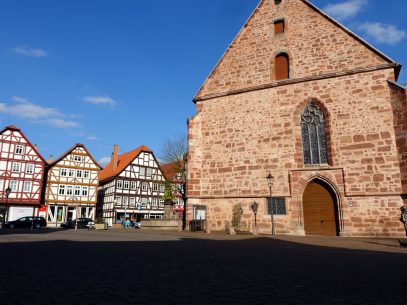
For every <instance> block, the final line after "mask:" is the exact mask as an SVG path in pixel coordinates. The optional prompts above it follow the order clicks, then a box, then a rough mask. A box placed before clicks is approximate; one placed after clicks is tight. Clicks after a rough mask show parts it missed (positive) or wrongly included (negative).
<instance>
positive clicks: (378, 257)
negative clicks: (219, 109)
mask: <svg viewBox="0 0 407 305" xmlns="http://www.w3.org/2000/svg"><path fill="white" fill-rule="evenodd" d="M396 252H398V253H396ZM406 254H407V250H405V249H401V248H399V247H398V245H397V240H391V239H388V240H377V239H371V240H370V239H364V240H362V239H344V238H312V237H308V238H307V237H305V238H304V237H302V238H301V237H281V238H277V239H273V238H270V237H269V236H257V237H254V236H241V235H240V236H239V235H238V236H229V235H223V234H213V235H203V234H199V233H198V234H194V233H188V232H185V233H175V232H174V233H168V232H160V233H158V232H141V231H137V230H136V231H135V230H128V231H126V230H111V231H87V230H78V231H74V230H68V231H52V230H39V231H33V232H25V231H7V230H3V231H0V260H1V262H2V263H1V275H2V276H1V278H2V280H1V284H0V304H21V305H26V304H53V305H54V304H86V305H90V304H245V305H252V304H358V305H359V304H403V303H404V296H405V293H404V291H405V283H406V280H407V275H406V272H405V264H406V258H407V256H406Z"/></svg>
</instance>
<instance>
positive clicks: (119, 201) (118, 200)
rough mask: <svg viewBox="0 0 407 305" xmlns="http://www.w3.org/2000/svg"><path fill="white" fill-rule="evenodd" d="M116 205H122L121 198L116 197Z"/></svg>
mask: <svg viewBox="0 0 407 305" xmlns="http://www.w3.org/2000/svg"><path fill="white" fill-rule="evenodd" d="M116 204H119V205H121V204H122V197H116Z"/></svg>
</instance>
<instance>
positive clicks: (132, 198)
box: [129, 197, 136, 207]
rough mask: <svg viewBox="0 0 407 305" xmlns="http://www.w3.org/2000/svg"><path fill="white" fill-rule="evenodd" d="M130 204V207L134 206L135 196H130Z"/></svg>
mask: <svg viewBox="0 0 407 305" xmlns="http://www.w3.org/2000/svg"><path fill="white" fill-rule="evenodd" d="M129 202H130V206H131V207H134V206H135V205H136V198H134V197H130V201H129Z"/></svg>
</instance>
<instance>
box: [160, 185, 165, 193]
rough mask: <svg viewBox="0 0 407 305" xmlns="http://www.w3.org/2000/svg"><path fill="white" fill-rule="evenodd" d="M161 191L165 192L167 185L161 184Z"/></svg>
mask: <svg viewBox="0 0 407 305" xmlns="http://www.w3.org/2000/svg"><path fill="white" fill-rule="evenodd" d="M160 192H162V193H164V192H165V185H164V184H160Z"/></svg>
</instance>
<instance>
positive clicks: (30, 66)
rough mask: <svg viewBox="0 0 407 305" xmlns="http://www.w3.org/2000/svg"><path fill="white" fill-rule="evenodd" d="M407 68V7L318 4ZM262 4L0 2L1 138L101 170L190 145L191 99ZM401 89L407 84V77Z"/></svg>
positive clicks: (228, 0)
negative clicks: (141, 152)
mask: <svg viewBox="0 0 407 305" xmlns="http://www.w3.org/2000/svg"><path fill="white" fill-rule="evenodd" d="M311 2H312V3H314V4H315V5H317V6H318V7H319V8H322V9H324V10H325V11H326V12H328V13H329V14H330V15H332V16H334V17H335V18H336V19H337V20H338V21H340V22H341V23H343V24H344V25H346V26H347V27H348V28H350V29H351V30H352V31H354V32H356V33H357V34H358V35H359V36H361V37H362V38H364V39H365V40H367V41H368V42H369V43H370V44H372V45H373V46H375V47H376V48H378V49H379V50H380V51H382V52H383V53H385V54H386V55H388V56H389V57H391V58H393V59H394V60H396V61H398V62H400V63H402V64H403V63H404V64H405V65H407V47H406V45H407V24H406V23H407V21H406V18H405V16H406V12H407V1H402V0H391V1H385V2H383V1H382V0H343V1H336V0H313V1H311ZM257 3H258V0H171V1H168V0H155V1H131V0H121V1H113V0H98V1H91V0H58V1H55V0H36V1H33V0H0V128H1V129H2V128H3V127H5V126H7V125H16V126H17V127H19V128H21V129H22V130H23V132H24V133H25V134H26V135H27V136H28V138H29V139H30V140H31V142H33V143H35V144H37V145H38V146H39V151H40V152H41V153H42V155H43V156H44V157H45V158H48V156H49V155H53V156H54V157H58V156H59V155H60V154H62V153H63V152H65V151H66V150H67V149H68V148H70V147H71V146H72V145H74V144H75V143H83V144H85V145H86V146H87V147H88V149H89V150H90V152H91V153H92V154H93V156H94V157H95V158H96V160H98V161H102V163H104V162H103V159H104V160H107V159H105V158H109V156H110V154H111V152H112V149H113V144H118V145H119V150H120V153H122V152H125V151H129V150H132V149H134V148H136V147H138V146H139V145H142V144H144V145H147V146H149V147H150V148H151V149H153V150H154V151H155V152H156V154H157V155H159V152H160V147H161V145H162V143H163V142H164V141H165V140H166V139H168V138H172V137H174V136H178V135H180V134H185V133H186V120H187V118H188V117H189V116H192V115H193V114H194V113H195V107H194V104H193V103H192V98H193V96H194V95H195V93H196V92H197V91H198V89H199V87H200V86H201V84H202V83H203V82H204V80H205V79H206V77H207V75H208V74H209V72H210V71H211V70H212V68H213V67H214V65H215V64H216V63H217V61H218V60H219V58H220V57H221V55H222V54H223V52H224V51H225V49H226V48H227V47H228V45H229V44H230V43H231V41H232V40H233V38H234V37H235V35H236V34H237V33H238V31H239V30H240V28H241V27H242V26H243V24H244V22H245V21H246V20H247V18H248V17H249V16H250V14H251V13H252V11H253V9H254V8H255V7H256V5H257ZM400 82H402V83H407V67H406V69H405V71H404V72H403V73H402V74H401V77H400Z"/></svg>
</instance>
